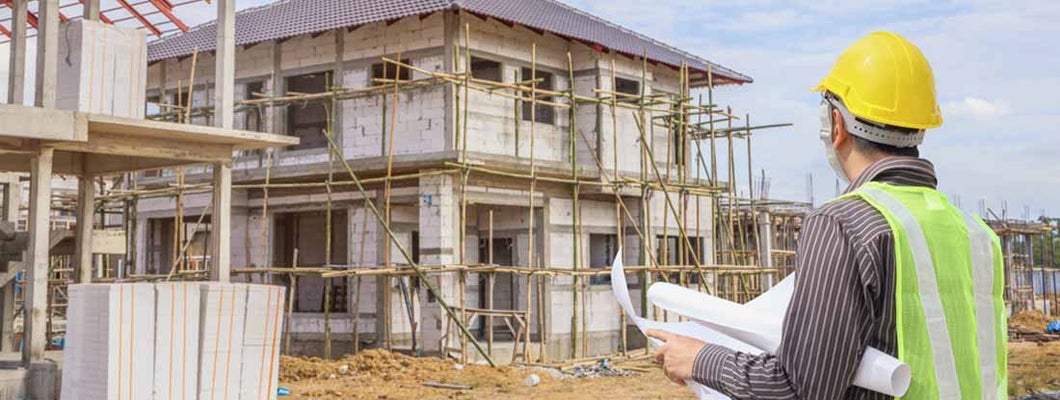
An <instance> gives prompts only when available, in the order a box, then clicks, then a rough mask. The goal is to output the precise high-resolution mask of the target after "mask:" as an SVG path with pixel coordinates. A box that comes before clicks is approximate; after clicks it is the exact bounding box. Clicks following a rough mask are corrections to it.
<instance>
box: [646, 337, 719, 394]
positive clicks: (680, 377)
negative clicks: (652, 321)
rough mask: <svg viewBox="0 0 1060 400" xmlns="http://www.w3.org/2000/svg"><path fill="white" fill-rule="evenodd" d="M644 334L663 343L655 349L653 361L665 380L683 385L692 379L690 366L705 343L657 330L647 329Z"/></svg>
mask: <svg viewBox="0 0 1060 400" xmlns="http://www.w3.org/2000/svg"><path fill="white" fill-rule="evenodd" d="M645 334H647V335H648V336H649V337H653V338H656V339H659V340H661V341H663V342H664V343H663V345H662V346H659V348H657V349H655V355H654V359H655V363H656V364H659V365H660V366H662V370H663V373H664V374H666V377H667V378H670V380H671V381H673V382H674V383H676V384H678V385H684V384H685V381H686V380H690V379H692V364H693V363H695V361H696V355H697V354H699V351H700V350H702V349H703V347H705V346H706V345H707V343H706V342H703V341H702V340H698V339H693V338H690V337H688V336H681V335H677V334H673V333H670V332H666V331H660V330H657V329H648V331H647V332H645Z"/></svg>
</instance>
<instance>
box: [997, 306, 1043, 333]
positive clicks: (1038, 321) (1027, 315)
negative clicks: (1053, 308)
mask: <svg viewBox="0 0 1060 400" xmlns="http://www.w3.org/2000/svg"><path fill="white" fill-rule="evenodd" d="M1049 321H1052V319H1050V318H1049V317H1047V316H1045V313H1042V312H1041V311H1038V310H1030V311H1020V312H1017V313H1016V314H1014V315H1012V316H1011V317H1009V319H1008V326H1009V327H1010V328H1024V329H1029V330H1033V331H1035V332H1042V331H1045V326H1046V325H1049Z"/></svg>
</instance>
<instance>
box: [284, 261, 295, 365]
mask: <svg viewBox="0 0 1060 400" xmlns="http://www.w3.org/2000/svg"><path fill="white" fill-rule="evenodd" d="M291 265H292V266H294V267H295V268H298V248H297V247H295V248H294V251H293V254H292V255H291ZM289 276H290V278H291V293H290V294H289V295H288V297H287V324H286V327H287V329H285V330H284V332H283V341H284V348H286V349H287V351H286V353H287V354H288V355H290V354H291V331H292V330H294V329H293V328H294V299H295V297H297V295H298V294H297V290H298V275H294V274H291V275H289Z"/></svg>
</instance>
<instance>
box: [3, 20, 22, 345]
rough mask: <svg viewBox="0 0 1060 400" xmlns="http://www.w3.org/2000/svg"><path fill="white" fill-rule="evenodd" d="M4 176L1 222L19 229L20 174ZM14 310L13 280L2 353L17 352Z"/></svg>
mask: <svg viewBox="0 0 1060 400" xmlns="http://www.w3.org/2000/svg"><path fill="white" fill-rule="evenodd" d="M23 14H25V13H23ZM2 175H3V178H2V180H3V181H4V182H5V184H4V190H3V197H4V209H3V212H2V213H0V221H2V222H11V223H12V224H14V225H15V227H16V228H17V226H18V207H19V204H20V203H21V200H22V197H21V196H22V193H21V192H22V190H21V189H22V188H21V186H20V185H19V182H18V174H2ZM6 268H8V271H10V270H11V269H12V268H14V266H13V265H10V264H8V265H7V266H6ZM14 310H15V284H14V280H11V281H10V282H8V283H7V284H6V285H3V287H0V351H14V350H15V343H14V340H13V335H12V334H13V333H14V315H13V311H14Z"/></svg>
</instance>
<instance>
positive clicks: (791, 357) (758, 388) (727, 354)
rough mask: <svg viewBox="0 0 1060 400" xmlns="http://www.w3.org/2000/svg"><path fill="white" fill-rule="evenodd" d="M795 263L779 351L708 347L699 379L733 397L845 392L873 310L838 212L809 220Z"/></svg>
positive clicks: (699, 363)
mask: <svg viewBox="0 0 1060 400" xmlns="http://www.w3.org/2000/svg"><path fill="white" fill-rule="evenodd" d="M795 268H796V270H797V271H798V273H799V276H798V281H797V282H796V285H795V293H794V296H793V298H792V301H791V305H790V306H789V307H788V311H787V314H786V317H785V319H784V339H783V341H782V342H781V345H780V348H779V349H778V350H777V353H776V354H762V355H752V354H748V353H742V352H737V351H733V350H729V349H727V348H724V347H721V346H718V345H707V346H706V347H704V348H703V349H702V350H700V352H699V354H698V355H697V356H696V359H695V362H694V365H693V376H692V377H693V379H694V380H696V381H697V382H699V383H702V384H704V385H707V386H709V387H711V388H714V389H716V390H719V391H721V392H723V393H725V394H727V395H728V396H729V397H732V398H733V399H752V398H753V399H836V398H841V397H843V395H844V393H845V392H846V391H847V389H848V387H849V386H850V382H851V380H853V377H854V372H855V370H856V368H857V366H858V364H859V363H860V360H861V354H862V353H863V352H864V350H865V346H866V344H867V343H868V338H869V329H870V324H871V318H872V312H871V308H870V307H869V305H868V304H867V303H868V301H867V298H866V297H865V296H864V292H865V289H864V286H863V285H862V281H861V279H860V274H859V272H858V268H857V264H856V260H855V255H854V251H853V246H852V245H851V244H850V240H849V238H848V237H847V235H846V234H844V231H843V228H842V226H841V224H840V222H839V221H838V220H837V219H836V218H835V217H833V216H829V215H824V214H814V215H811V216H809V217H807V219H806V221H805V224H804V228H803V236H802V238H800V240H799V245H798V252H797V255H796V260H795Z"/></svg>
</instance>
